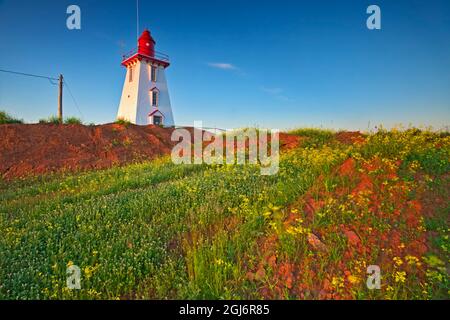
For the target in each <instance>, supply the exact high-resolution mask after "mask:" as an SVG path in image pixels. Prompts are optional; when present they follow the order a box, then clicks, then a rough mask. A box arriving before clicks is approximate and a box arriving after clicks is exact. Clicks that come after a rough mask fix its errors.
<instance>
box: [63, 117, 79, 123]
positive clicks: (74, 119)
mask: <svg viewBox="0 0 450 320" xmlns="http://www.w3.org/2000/svg"><path fill="white" fill-rule="evenodd" d="M64 123H65V124H83V122H82V121H81V120H80V119H78V118H75V117H69V118H66V119H65V120H64Z"/></svg>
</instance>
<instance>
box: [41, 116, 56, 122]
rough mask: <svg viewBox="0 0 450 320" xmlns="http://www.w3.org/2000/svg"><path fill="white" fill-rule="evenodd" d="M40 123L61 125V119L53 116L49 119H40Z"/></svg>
mask: <svg viewBox="0 0 450 320" xmlns="http://www.w3.org/2000/svg"><path fill="white" fill-rule="evenodd" d="M39 123H41V124H59V123H60V122H59V118H58V117H57V116H51V117H48V118H47V119H40V120H39Z"/></svg>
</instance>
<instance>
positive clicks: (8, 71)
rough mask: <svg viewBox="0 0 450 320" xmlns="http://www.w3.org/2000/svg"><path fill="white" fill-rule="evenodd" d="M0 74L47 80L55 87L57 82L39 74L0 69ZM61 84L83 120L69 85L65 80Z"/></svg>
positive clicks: (55, 79)
mask: <svg viewBox="0 0 450 320" xmlns="http://www.w3.org/2000/svg"><path fill="white" fill-rule="evenodd" d="M0 72H4V73H11V74H17V75H20V76H27V77H33V78H40V79H47V80H48V81H50V83H51V84H53V85H57V83H54V82H53V81H59V79H57V78H52V77H47V76H43V75H39V74H32V73H24V72H18V71H11V70H4V69H0ZM63 84H65V85H66V88H67V90H68V91H69V94H70V97H71V98H72V101H73V103H74V105H75V107H76V108H77V110H78V112H79V113H80V115H81V118H84V116H83V113H82V112H81V110H80V107H79V106H78V103H77V101H76V100H75V97H74V96H73V93H72V91H71V90H70V87H69V84H68V83H67V80H66V79H64V80H63Z"/></svg>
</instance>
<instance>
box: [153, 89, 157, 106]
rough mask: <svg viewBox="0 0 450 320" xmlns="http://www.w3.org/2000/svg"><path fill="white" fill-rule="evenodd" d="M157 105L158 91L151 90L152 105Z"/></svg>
mask: <svg viewBox="0 0 450 320" xmlns="http://www.w3.org/2000/svg"><path fill="white" fill-rule="evenodd" d="M157 105H158V91H157V90H153V91H152V106H154V107H156V106H157Z"/></svg>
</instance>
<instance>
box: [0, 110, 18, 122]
mask: <svg viewBox="0 0 450 320" xmlns="http://www.w3.org/2000/svg"><path fill="white" fill-rule="evenodd" d="M14 123H23V120H20V119H16V118H14V117H12V116H11V115H9V114H7V113H6V112H5V111H0V124H14Z"/></svg>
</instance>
